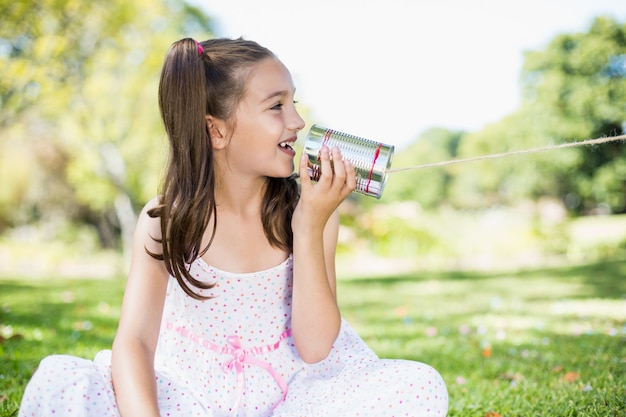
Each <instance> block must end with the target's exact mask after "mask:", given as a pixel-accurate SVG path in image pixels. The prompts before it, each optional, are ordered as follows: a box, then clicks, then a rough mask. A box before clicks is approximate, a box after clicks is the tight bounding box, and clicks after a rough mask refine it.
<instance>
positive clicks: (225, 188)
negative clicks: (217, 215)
mask: <svg viewBox="0 0 626 417" xmlns="http://www.w3.org/2000/svg"><path fill="white" fill-rule="evenodd" d="M266 184H267V181H266V180H265V179H263V178H257V179H254V180H246V179H242V178H234V177H233V176H222V177H221V178H220V180H219V181H217V183H216V187H215V201H216V203H217V205H218V211H221V210H227V211H229V212H231V214H234V215H241V216H249V215H258V214H259V211H260V210H261V202H262V201H263V195H264V193H265V187H266Z"/></svg>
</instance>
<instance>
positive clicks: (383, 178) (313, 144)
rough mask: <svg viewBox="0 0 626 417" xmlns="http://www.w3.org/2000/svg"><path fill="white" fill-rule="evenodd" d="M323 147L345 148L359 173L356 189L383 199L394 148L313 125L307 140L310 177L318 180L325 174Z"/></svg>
mask: <svg viewBox="0 0 626 417" xmlns="http://www.w3.org/2000/svg"><path fill="white" fill-rule="evenodd" d="M322 146H327V147H328V149H332V148H333V147H334V146H336V147H338V148H339V149H340V150H341V154H342V156H343V157H344V159H348V160H350V162H352V165H354V170H355V172H356V189H355V192H358V193H361V194H365V195H368V196H372V197H376V198H380V197H381V196H382V194H383V190H384V188H385V183H386V182H387V170H388V169H389V168H390V167H391V160H392V159H393V151H394V147H393V146H392V145H386V144H384V143H380V142H375V141H373V140H369V139H365V138H361V137H358V136H354V135H349V134H347V133H342V132H337V131H336V130H332V129H327V128H325V127H321V126H317V125H313V127H311V129H310V130H309V133H308V134H307V137H306V141H305V143H304V153H306V155H307V156H308V170H309V176H310V177H311V179H312V180H314V181H317V180H319V178H320V176H321V171H322V167H321V161H320V157H319V155H320V150H321V149H322Z"/></svg>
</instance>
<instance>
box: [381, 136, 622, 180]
mask: <svg viewBox="0 0 626 417" xmlns="http://www.w3.org/2000/svg"><path fill="white" fill-rule="evenodd" d="M618 140H626V135H620V136H609V137H605V138H597V139H587V140H583V141H580V142H567V143H561V144H559V145H549V146H542V147H539V148H532V149H524V150H521V151H512V152H503V153H496V154H491V155H482V156H475V157H471V158H462V159H451V160H448V161H441V162H435V163H431V164H422V165H414V166H410V167H405V168H391V169H388V170H387V171H386V172H387V173H389V174H392V173H394V172H402V171H409V170H414V169H423V168H432V167H440V166H445V165H452V164H461V163H465V162H474V161H482V160H486V159H495V158H503V157H506V156H516V155H524V154H529V153H535V152H542V151H550V150H553V149H562V148H573V147H577V146H586V145H600V144H602V143H608V142H616V141H618Z"/></svg>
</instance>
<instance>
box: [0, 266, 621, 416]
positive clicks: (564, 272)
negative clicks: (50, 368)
mask: <svg viewBox="0 0 626 417" xmlns="http://www.w3.org/2000/svg"><path fill="white" fill-rule="evenodd" d="M624 277H626V262H625V261H624V260H614V261H604V262H599V263H593V264H587V265H580V266H567V267H559V268H554V269H535V270H525V271H519V272H502V273H495V272H489V273H483V272H419V273H414V274H404V275H393V276H383V277H371V278H351V279H344V280H341V281H340V282H339V284H338V285H339V295H340V304H341V306H342V311H343V314H344V316H345V318H346V319H347V320H348V321H349V322H350V323H351V324H352V325H353V327H355V328H356V329H357V331H358V332H359V333H360V334H361V335H362V336H363V338H364V339H365V340H366V341H367V342H368V344H369V345H370V346H371V347H372V348H373V349H374V350H375V351H376V352H377V353H378V354H379V355H380V356H381V357H397V358H408V359H414V360H419V361H422V362H426V363H429V364H431V365H433V366H434V367H435V368H437V369H438V370H439V371H440V372H441V374H442V375H443V377H444V379H445V380H446V383H447V385H448V390H449V394H450V412H449V416H463V417H471V416H480V417H484V416H497V415H501V416H507V417H509V416H511V417H512V416H602V417H606V416H622V415H626V411H624V410H626V279H625V278H624ZM123 286H124V280H123V279H113V280H82V279H65V280H64V279H53V280H47V281H44V280H40V279H32V278H24V279H0V335H2V337H3V338H2V339H0V340H1V342H0V416H9V415H13V414H14V413H15V411H16V409H17V407H18V404H19V400H20V398H21V395H22V392H23V389H24V387H25V384H26V382H27V381H28V379H29V378H30V376H31V374H32V372H33V370H34V369H35V367H36V366H37V363H38V362H39V360H40V359H41V358H42V357H44V356H46V355H49V354H52V353H70V354H74V355H79V356H83V357H87V358H91V357H93V355H94V354H95V353H96V352H97V351H99V350H101V349H106V348H110V345H111V342H112V339H113V336H114V332H115V328H116V326H117V318H118V317H119V311H120V308H119V306H120V303H121V298H122V292H123ZM495 413H498V414H495Z"/></svg>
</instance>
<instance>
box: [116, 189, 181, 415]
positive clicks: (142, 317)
mask: <svg viewBox="0 0 626 417" xmlns="http://www.w3.org/2000/svg"><path fill="white" fill-rule="evenodd" d="M155 204H156V199H153V200H152V201H151V202H150V203H148V204H147V205H146V207H145V208H144V209H143V211H142V212H141V215H140V217H139V220H138V222H137V227H136V230H135V235H134V240H133V258H132V262H131V267H130V274H129V277H128V282H127V284H126V290H125V292H124V302H123V304H122V314H121V318H120V323H119V327H118V330H117V334H116V336H115V341H114V342H113V357H112V365H111V366H112V374H113V385H114V387H115V396H116V399H117V404H118V407H119V410H120V414H121V415H122V416H146V417H159V409H158V406H157V394H156V381H155V373H154V351H155V348H156V343H157V339H158V336H159V329H160V325H161V315H162V313H163V304H164V302H165V292H166V289H167V281H168V276H169V274H168V273H167V270H166V268H165V265H164V263H163V262H162V261H159V260H156V259H154V258H153V257H151V256H150V255H149V254H148V253H147V252H146V249H148V250H149V251H150V252H152V253H161V247H160V244H159V243H158V242H155V240H154V239H153V238H157V239H158V238H160V236H161V232H160V223H159V222H160V220H159V218H151V217H150V216H148V214H147V210H149V209H150V208H152V207H154V205H155Z"/></svg>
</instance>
